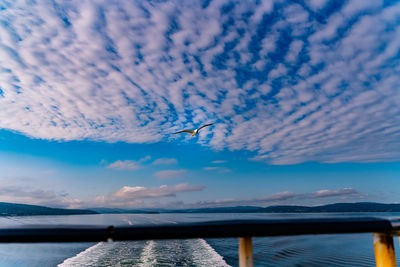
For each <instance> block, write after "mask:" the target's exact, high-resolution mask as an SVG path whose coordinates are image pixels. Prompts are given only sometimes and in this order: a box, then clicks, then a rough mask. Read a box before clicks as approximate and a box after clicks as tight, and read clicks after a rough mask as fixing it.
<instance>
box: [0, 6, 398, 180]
mask: <svg viewBox="0 0 400 267" xmlns="http://www.w3.org/2000/svg"><path fill="white" fill-rule="evenodd" d="M333 2H334V1H314V0H308V1H305V4H304V5H305V6H304V5H303V6H302V5H300V4H297V3H293V2H291V1H276V2H275V4H274V3H272V2H270V1H228V0H223V1H210V2H209V3H208V4H204V6H202V5H203V3H201V2H190V1H189V2H186V1H185V2H180V1H174V0H172V1H157V2H153V1H145V2H137V1H123V2H118V1H106V0H102V1H88V2H85V3H82V2H81V1H77V0H71V1H67V2H65V1H54V2H52V3H51V4H50V2H46V1H43V2H34V1H33V2H24V1H12V2H7V3H4V4H2V5H3V6H4V9H2V11H1V12H2V13H1V21H2V23H0V129H9V130H12V131H18V132H20V133H23V134H25V135H27V136H29V137H32V138H41V139H48V140H95V141H100V140H101V141H106V142H117V141H123V142H130V143H152V142H158V141H168V140H169V136H170V133H171V132H173V131H175V130H177V129H183V128H192V127H193V128H195V127H197V126H199V125H201V124H202V123H205V122H208V121H212V122H215V125H214V126H213V129H212V130H210V129H208V128H206V129H204V131H202V132H200V135H199V137H198V142H199V143H200V144H202V145H206V146H210V147H212V148H214V149H230V150H242V149H245V150H250V151H254V152H255V153H256V154H257V155H256V156H255V157H254V158H253V160H258V161H265V162H268V163H270V164H296V163H301V162H305V161H319V162H327V163H334V162H380V161H395V160H398V159H399V158H400V143H399V141H398V140H400V105H399V104H398V103H400V91H399V90H398V85H399V84H400V75H399V73H400V62H399V52H398V51H399V49H400V26H399V24H398V21H399V18H400V3H396V2H393V3H390V4H388V3H386V4H384V3H383V2H382V1H375V0H373V1H344V2H343V4H342V3H339V4H338V3H337V5H338V7H337V9H332V10H333V11H332V10H330V9H329V10H325V9H324V8H325V7H326V6H327V5H329V4H332V3H333ZM328 3H329V4H328ZM224 10H230V12H229V13H226V12H224ZM318 12H322V13H318ZM196 138H197V137H196ZM155 162H156V161H154V163H155ZM165 162H167V161H166V160H164V163H163V164H174V162H173V160H170V161H169V163H165ZM112 164H114V165H112ZM155 164H156V163H155ZM109 166H111V167H110V168H117V169H118V168H120V169H132V170H133V169H135V168H137V167H138V165H137V164H136V163H135V162H133V161H132V162H129V161H116V162H114V163H111V164H110V165H109ZM159 176H163V175H162V174H161V173H160V174H159ZM164 176H167V175H166V174H165V175H164Z"/></svg>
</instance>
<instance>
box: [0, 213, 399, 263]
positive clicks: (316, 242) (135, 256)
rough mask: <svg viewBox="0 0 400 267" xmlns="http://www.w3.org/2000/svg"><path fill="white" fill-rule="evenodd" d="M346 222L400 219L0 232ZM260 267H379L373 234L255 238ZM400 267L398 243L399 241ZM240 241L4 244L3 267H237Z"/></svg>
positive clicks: (170, 219) (153, 219)
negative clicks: (376, 262) (376, 261)
mask: <svg viewBox="0 0 400 267" xmlns="http://www.w3.org/2000/svg"><path fill="white" fill-rule="evenodd" d="M342 216H346V217H347V216H362V217H365V216H368V217H369V216H379V217H399V218H400V213H375V214H373V213H346V214H336V213H329V214H322V213H319V214H298V213H297V214H268V213H266V214H262V213H255V214H149V215H147V214H99V215H72V216H31V217H2V218H0V226H9V225H23V224H88V225H111V224H112V225H135V224H159V223H177V222H200V221H210V220H232V219H281V218H312V217H342ZM253 246H254V261H255V266H374V264H375V259H374V251H373V241H372V235H371V234H346V235H311V236H288V237H285V236H284V237H268V238H255V239H254V240H253ZM395 249H396V253H397V255H396V258H397V264H398V265H399V266H400V255H399V250H400V249H399V240H398V239H397V238H395ZM237 251H238V240H237V239H236V238H227V239H206V240H204V239H193V240H168V241H152V240H149V241H140V242H101V243H68V244H64V243H62V244H59V243H57V244H54V243H53V244H52V243H41V244H0V267H2V266H40V267H45V266H237V262H238V258H237V257H238V253H237Z"/></svg>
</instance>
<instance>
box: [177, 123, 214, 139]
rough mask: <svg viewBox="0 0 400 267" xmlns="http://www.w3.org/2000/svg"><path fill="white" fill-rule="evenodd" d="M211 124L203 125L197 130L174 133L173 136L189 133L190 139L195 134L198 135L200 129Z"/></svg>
mask: <svg viewBox="0 0 400 267" xmlns="http://www.w3.org/2000/svg"><path fill="white" fill-rule="evenodd" d="M213 124H214V123H209V124H204V125H203V126H201V127H200V128H198V129H196V130H183V131H179V132H176V133H173V134H180V133H190V134H192V137H193V136H195V135H196V134H198V133H199V131H200V129H202V128H204V127H207V126H211V125H213Z"/></svg>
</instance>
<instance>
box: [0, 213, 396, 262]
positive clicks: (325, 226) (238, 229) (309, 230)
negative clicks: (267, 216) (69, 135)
mask: <svg viewBox="0 0 400 267" xmlns="http://www.w3.org/2000/svg"><path fill="white" fill-rule="evenodd" d="M348 233H373V240H374V248H375V260H376V266H379V267H392V266H396V259H395V251H394V244H393V236H398V235H399V234H400V221H397V220H389V219H385V218H375V217H363V218H361V217H358V218H357V217H350V218H320V219H284V220H230V221H211V222H199V223H180V224H163V225H133V226H87V225H86V226H84V225H78V226H76V225H50V226H48V225H47V226H46V225H23V226H18V227H8V228H0V243H13V242H18V243H20V242H23V243H35V242H100V241H127V240H132V241H134V240H157V239H190V238H226V237H239V266H241V267H249V266H253V255H252V237H261V236H288V235H310V234H348Z"/></svg>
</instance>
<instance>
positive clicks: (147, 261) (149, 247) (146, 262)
mask: <svg viewBox="0 0 400 267" xmlns="http://www.w3.org/2000/svg"><path fill="white" fill-rule="evenodd" d="M156 263H157V259H156V254H155V253H154V241H153V240H150V241H147V243H146V246H145V247H144V248H143V251H142V253H141V254H140V264H139V266H141V267H147V266H154V265H155V264H156Z"/></svg>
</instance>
